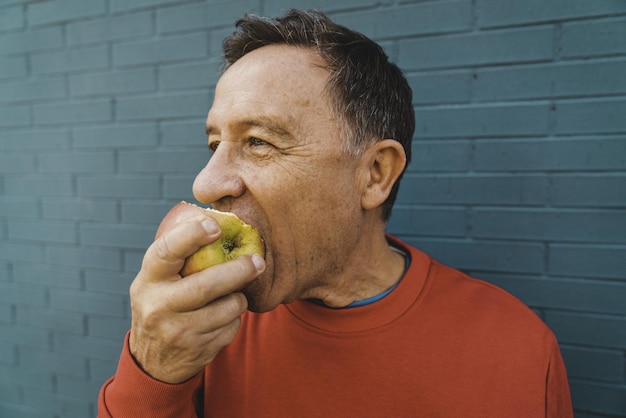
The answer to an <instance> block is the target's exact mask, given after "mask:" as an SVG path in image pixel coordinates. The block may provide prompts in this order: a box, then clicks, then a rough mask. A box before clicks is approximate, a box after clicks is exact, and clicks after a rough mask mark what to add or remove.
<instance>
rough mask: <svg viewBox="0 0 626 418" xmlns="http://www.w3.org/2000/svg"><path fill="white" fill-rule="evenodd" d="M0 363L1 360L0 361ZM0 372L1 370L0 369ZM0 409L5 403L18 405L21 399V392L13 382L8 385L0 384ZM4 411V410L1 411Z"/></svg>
mask: <svg viewBox="0 0 626 418" xmlns="http://www.w3.org/2000/svg"><path fill="white" fill-rule="evenodd" d="M0 361H1V360H0ZM0 370H1V369H0ZM0 399H2V400H1V401H0V408H4V405H6V404H7V403H9V404H12V403H19V401H20V399H21V390H20V387H19V386H18V385H16V384H15V383H14V382H13V383H9V384H4V383H1V384H0ZM2 410H4V409H2Z"/></svg>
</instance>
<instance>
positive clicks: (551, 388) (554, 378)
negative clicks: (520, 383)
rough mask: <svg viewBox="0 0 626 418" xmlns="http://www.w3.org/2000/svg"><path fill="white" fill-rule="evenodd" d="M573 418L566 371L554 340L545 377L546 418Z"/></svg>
mask: <svg viewBox="0 0 626 418" xmlns="http://www.w3.org/2000/svg"><path fill="white" fill-rule="evenodd" d="M573 416H574V412H573V410H572V399H571V395H570V390H569V382H568V380H567V371H566V370H565V363H564V362H563V358H562V357H561V352H560V350H559V346H558V344H557V343H556V340H555V341H554V344H553V347H552V352H551V355H550V363H549V364H548V375H547V377H546V417H547V418H572V417H573Z"/></svg>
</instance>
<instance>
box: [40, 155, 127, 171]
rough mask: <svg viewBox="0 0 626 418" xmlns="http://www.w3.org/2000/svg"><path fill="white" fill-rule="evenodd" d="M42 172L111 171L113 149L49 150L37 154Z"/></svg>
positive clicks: (113, 161) (112, 169) (113, 157)
mask: <svg viewBox="0 0 626 418" xmlns="http://www.w3.org/2000/svg"><path fill="white" fill-rule="evenodd" d="M39 170H40V171H41V172H42V173H112V172H113V171H115V156H114V153H113V151H95V152H50V153H46V154H44V155H40V156H39Z"/></svg>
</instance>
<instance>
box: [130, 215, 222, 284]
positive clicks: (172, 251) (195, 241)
mask: <svg viewBox="0 0 626 418" xmlns="http://www.w3.org/2000/svg"><path fill="white" fill-rule="evenodd" d="M220 233H221V231H220V228H219V225H218V223H217V222H216V221H215V219H213V218H211V217H208V216H205V217H194V218H191V219H189V220H186V221H183V222H180V223H178V224H176V225H175V226H173V227H172V228H171V229H170V230H168V231H166V232H164V233H163V234H162V235H161V236H160V237H159V238H158V239H157V240H156V241H154V242H153V243H152V245H150V247H148V250H147V251H146V254H145V255H144V259H143V264H142V273H143V276H145V278H146V279H147V280H148V281H162V280H164V279H170V278H172V277H174V276H176V277H177V275H178V272H179V271H180V270H181V269H182V267H183V264H184V263H185V259H186V258H187V257H189V256H190V255H191V254H193V253H194V252H196V251H197V250H198V249H199V248H200V247H202V246H203V245H206V244H210V243H212V242H213V241H215V240H216V239H218V238H219V236H220Z"/></svg>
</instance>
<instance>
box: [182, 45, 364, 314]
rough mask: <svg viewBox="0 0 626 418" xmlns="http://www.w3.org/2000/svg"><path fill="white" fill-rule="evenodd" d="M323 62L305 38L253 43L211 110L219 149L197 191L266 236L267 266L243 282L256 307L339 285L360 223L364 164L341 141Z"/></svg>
mask: <svg viewBox="0 0 626 418" xmlns="http://www.w3.org/2000/svg"><path fill="white" fill-rule="evenodd" d="M322 65H323V62H322V61H321V59H320V58H319V57H318V55H317V54H316V53H315V52H314V51H312V50H308V49H304V48H296V47H291V46H284V45H272V46H266V47H262V48H260V49H257V50H255V51H252V52H250V53H248V54H247V55H245V56H244V57H242V58H241V59H240V60H238V61H237V62H235V63H234V64H233V65H232V66H231V67H230V68H229V69H228V70H227V71H226V72H225V73H224V74H223V76H222V77H221V79H220V81H219V82H218V85H217V87H216V91H215V99H214V103H213V107H212V108H211V110H210V112H209V114H208V117H207V121H206V127H207V133H208V143H209V147H210V148H211V149H212V150H213V151H214V154H213V156H212V157H211V159H210V160H209V162H208V164H207V166H206V167H205V168H204V169H203V170H202V171H201V172H200V173H199V174H198V177H197V178H196V180H195V182H194V186H193V190H194V195H195V196H196V198H197V199H198V200H199V201H201V202H203V203H211V204H212V205H213V206H214V207H215V208H216V209H219V210H224V211H231V212H234V213H236V214H238V215H239V216H240V217H241V218H242V219H243V220H244V221H246V222H248V223H250V224H252V225H254V226H256V227H257V228H258V229H259V230H260V232H261V234H262V235H263V238H264V239H265V244H266V252H267V255H266V261H267V268H266V271H265V273H264V274H263V275H262V276H261V277H260V278H259V279H258V280H257V281H256V282H254V283H253V284H251V285H250V286H248V287H247V288H246V289H245V290H244V293H246V296H247V297H248V301H249V305H250V309H251V310H255V311H266V310H269V309H273V308H274V307H276V306H277V305H278V304H280V303H285V302H290V301H293V300H295V299H299V298H306V297H322V296H323V293H324V292H328V291H332V290H331V289H332V287H333V286H334V285H336V283H337V282H340V281H341V280H346V272H345V271H343V270H344V269H345V262H346V260H347V258H348V257H349V256H350V253H351V248H353V247H354V246H355V243H356V240H357V239H358V238H359V235H360V232H361V231H360V229H361V227H362V225H361V220H362V209H361V204H360V192H359V190H360V188H361V187H362V184H363V181H364V180H363V177H364V176H363V175H362V173H363V170H362V167H361V164H360V160H358V159H354V158H350V157H348V156H346V155H344V153H343V152H342V151H341V143H342V139H341V138H340V132H339V127H338V126H339V125H338V122H337V120H336V119H335V117H334V115H333V112H332V111H331V109H330V106H329V102H328V99H327V98H326V95H325V93H324V87H325V85H326V81H327V78H328V72H327V71H326V70H325V69H323V67H322Z"/></svg>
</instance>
